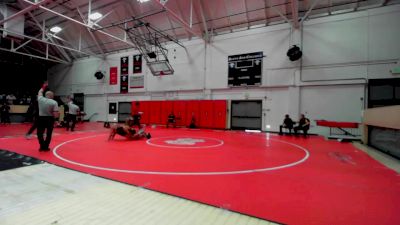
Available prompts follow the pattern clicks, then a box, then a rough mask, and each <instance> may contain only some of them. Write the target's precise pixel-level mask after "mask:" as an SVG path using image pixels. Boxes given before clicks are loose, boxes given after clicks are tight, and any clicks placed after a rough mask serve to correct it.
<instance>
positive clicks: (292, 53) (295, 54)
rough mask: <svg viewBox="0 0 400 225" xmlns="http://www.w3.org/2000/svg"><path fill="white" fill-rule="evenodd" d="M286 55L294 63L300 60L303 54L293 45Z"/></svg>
mask: <svg viewBox="0 0 400 225" xmlns="http://www.w3.org/2000/svg"><path fill="white" fill-rule="evenodd" d="M286 55H287V56H288V57H289V59H290V61H296V60H298V59H300V58H301V56H302V55H303V53H302V52H301V50H300V48H299V47H298V46H296V45H293V47H291V48H290V49H289V50H288V52H287V53H286Z"/></svg>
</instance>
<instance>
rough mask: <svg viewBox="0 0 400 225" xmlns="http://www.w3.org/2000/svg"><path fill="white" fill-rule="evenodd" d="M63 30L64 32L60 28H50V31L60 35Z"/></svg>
mask: <svg viewBox="0 0 400 225" xmlns="http://www.w3.org/2000/svg"><path fill="white" fill-rule="evenodd" d="M61 30H62V28H61V27H59V26H54V27H52V28H50V31H51V32H53V33H58V32H60V31H61Z"/></svg>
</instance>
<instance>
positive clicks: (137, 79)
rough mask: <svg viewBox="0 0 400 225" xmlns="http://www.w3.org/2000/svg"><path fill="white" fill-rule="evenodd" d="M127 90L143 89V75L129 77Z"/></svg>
mask: <svg viewBox="0 0 400 225" xmlns="http://www.w3.org/2000/svg"><path fill="white" fill-rule="evenodd" d="M129 88H144V76H143V75H139V76H138V75H136V76H130V77H129Z"/></svg>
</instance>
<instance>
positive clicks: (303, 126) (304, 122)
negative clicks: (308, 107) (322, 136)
mask: <svg viewBox="0 0 400 225" xmlns="http://www.w3.org/2000/svg"><path fill="white" fill-rule="evenodd" d="M309 129H310V120H309V119H307V118H306V117H305V116H304V114H301V118H300V121H299V126H297V127H295V128H294V134H297V131H298V130H302V131H303V134H304V137H306V136H307V131H308V130H309Z"/></svg>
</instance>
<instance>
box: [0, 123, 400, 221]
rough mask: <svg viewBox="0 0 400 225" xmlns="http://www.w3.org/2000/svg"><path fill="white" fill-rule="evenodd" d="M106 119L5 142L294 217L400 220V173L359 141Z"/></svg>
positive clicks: (106, 173)
mask: <svg viewBox="0 0 400 225" xmlns="http://www.w3.org/2000/svg"><path fill="white" fill-rule="evenodd" d="M96 126H98V125H96ZM79 128H80V127H78V130H79ZM0 129H3V127H1V128H0ZM98 129H99V131H98V132H93V131H87V132H84V133H81V134H77V133H68V134H64V133H65V132H64V131H62V132H61V131H57V130H56V133H57V132H59V133H60V134H59V135H56V136H54V139H53V141H52V145H51V146H50V147H51V148H52V152H46V153H45V152H38V150H37V149H38V147H39V146H38V143H37V140H25V139H24V138H22V137H17V138H7V139H0V148H1V149H6V150H11V151H15V152H18V153H21V154H25V155H30V156H33V157H36V158H39V159H42V160H45V161H48V162H51V163H54V164H56V165H60V166H63V167H67V168H71V169H74V170H78V171H82V172H86V173H90V174H94V175H97V176H101V177H106V178H109V179H112V180H117V181H121V182H125V183H129V184H133V185H137V186H143V187H145V188H148V189H152V190H156V191H160V192H164V193H168V194H171V195H176V196H179V197H183V198H187V199H191V200H194V201H198V202H203V203H206V204H209V205H214V206H217V207H223V208H225V209H228V210H232V211H236V212H240V213H243V214H248V215H252V216H255V217H259V218H263V219H266V220H270V221H276V222H279V223H284V224H304V225H310V224H319V225H326V224H352V225H357V224H360V225H361V224H362V225H366V224H371V225H376V224H380V225H384V224H388V225H389V224H390V225H392V224H400V214H399V213H398V209H399V207H398V206H399V202H400V176H399V175H398V174H397V173H396V172H394V171H392V170H390V169H388V168H386V167H385V166H383V165H381V164H380V163H378V162H377V161H375V160H373V159H372V158H370V157H369V156H368V155H366V154H365V153H363V152H362V151H359V150H357V149H356V148H355V147H353V146H352V145H351V144H349V143H339V142H336V141H326V140H324V139H323V138H321V137H309V138H307V139H304V138H301V137H299V138H296V137H291V136H275V135H268V134H263V133H259V134H257V133H252V134H247V133H243V132H230V131H226V132H224V131H211V130H186V129H165V128H156V129H148V131H150V132H151V134H152V136H153V138H152V139H150V140H149V141H146V140H139V141H125V140H124V139H123V138H116V140H114V141H111V142H108V141H107V135H108V130H105V129H103V128H101V127H98Z"/></svg>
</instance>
